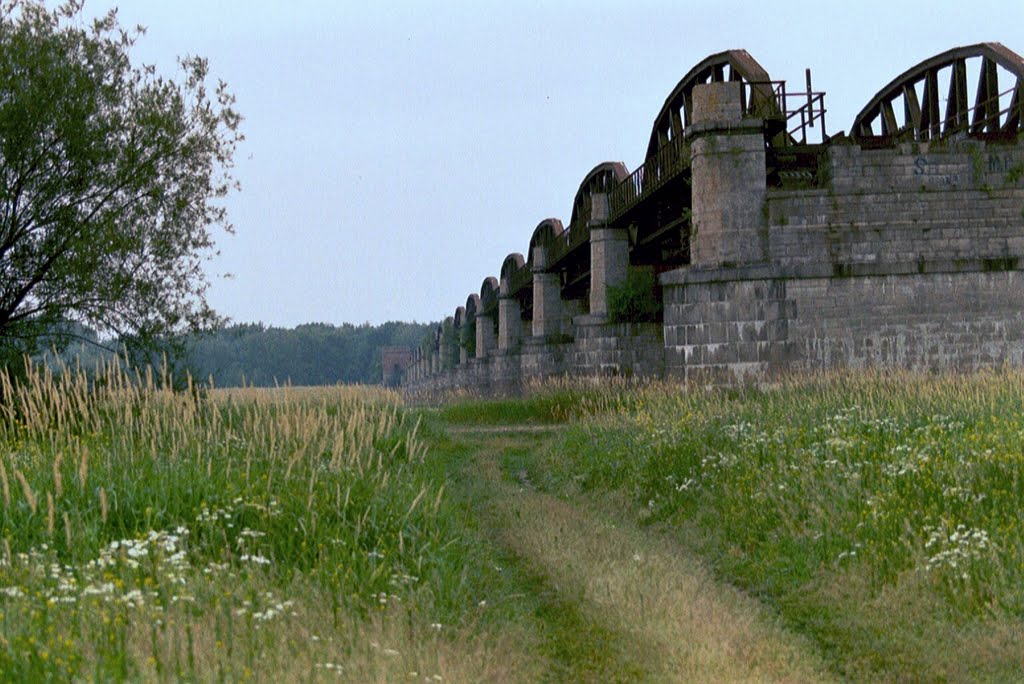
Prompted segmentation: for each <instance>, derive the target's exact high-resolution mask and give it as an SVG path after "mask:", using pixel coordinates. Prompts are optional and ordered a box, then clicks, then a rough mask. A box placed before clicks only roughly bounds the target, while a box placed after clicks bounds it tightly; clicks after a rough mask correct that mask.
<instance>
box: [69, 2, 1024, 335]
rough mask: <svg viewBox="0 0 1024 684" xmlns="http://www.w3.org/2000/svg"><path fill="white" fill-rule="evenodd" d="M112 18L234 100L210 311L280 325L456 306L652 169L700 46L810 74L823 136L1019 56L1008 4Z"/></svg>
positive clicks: (372, 6) (161, 64)
mask: <svg viewBox="0 0 1024 684" xmlns="http://www.w3.org/2000/svg"><path fill="white" fill-rule="evenodd" d="M115 5H116V6H119V7H120V17H121V21H122V23H123V24H125V25H134V24H137V23H139V24H143V25H145V26H147V27H148V29H149V30H148V33H147V35H146V36H145V37H143V38H142V39H141V41H140V42H139V44H138V45H137V46H136V49H135V54H136V56H137V57H138V59H139V60H141V61H146V62H155V63H156V64H157V67H158V68H159V69H160V70H161V71H162V72H164V73H168V72H171V71H172V70H173V69H174V68H175V62H174V56H175V55H178V54H185V53H190V54H199V55H203V56H206V57H208V58H209V60H210V67H211V72H212V74H213V75H214V76H216V77H219V78H222V79H223V80H225V81H227V82H228V84H229V85H230V87H231V90H232V91H233V92H234V93H235V94H236V95H237V97H238V109H239V111H240V112H241V113H242V114H243V116H244V117H245V121H244V123H243V131H244V133H245V135H246V137H247V140H246V142H245V143H243V145H242V147H241V148H240V150H239V153H238V156H237V169H236V173H237V176H238V178H239V179H240V181H241V182H242V192H241V193H239V194H236V195H235V196H233V197H232V198H231V199H230V202H229V206H230V210H231V215H232V220H233V221H234V223H235V226H236V229H237V234H236V235H234V236H219V237H218V244H219V247H220V249H221V252H222V254H221V256H220V257H218V258H217V259H216V260H215V261H214V262H212V264H211V267H210V273H211V276H212V280H213V286H212V288H211V292H210V301H211V303H212V304H213V305H214V307H215V308H216V309H217V310H218V311H220V312H221V313H222V314H225V315H227V316H230V317H231V318H232V319H234V320H235V321H238V322H246V321H263V322H264V323H267V324H274V325H284V326H293V325H296V324H299V323H304V322H311V321H323V322H328V323H336V324H338V323H343V322H351V323H362V322H365V321H369V322H371V323H380V322H383V321H386V320H418V321H428V320H438V319H440V318H443V317H444V316H447V315H451V314H452V312H453V311H454V309H455V307H456V306H458V305H459V304H461V303H464V302H465V299H466V296H467V295H468V294H469V293H470V292H473V291H478V290H479V288H480V284H481V282H482V281H483V279H484V278H485V277H487V276H490V275H497V274H498V271H499V269H500V267H501V262H502V261H503V260H504V258H505V256H506V255H507V254H509V253H510V252H524V253H525V252H526V248H527V245H528V242H529V239H530V234H531V232H532V231H533V228H534V227H535V226H536V225H537V223H539V222H540V221H541V220H542V219H544V218H548V217H556V218H561V219H562V220H563V221H564V222H566V223H567V222H568V219H569V214H570V212H571V205H572V200H573V197H574V195H575V193H576V190H577V188H578V186H579V183H580V182H581V181H582V179H583V177H584V176H585V175H586V173H587V172H588V171H589V170H590V169H591V168H592V167H594V166H595V165H596V164H598V163H600V162H602V161H622V162H624V163H625V164H626V166H627V167H629V169H630V170H632V169H633V168H635V167H636V166H637V165H639V164H640V163H641V162H642V160H643V155H644V152H645V150H646V147H647V139H648V137H649V135H650V129H651V125H652V124H653V121H654V117H655V116H656V115H657V113H658V110H659V109H660V108H661V105H662V103H663V102H664V100H665V97H666V96H667V95H668V94H669V92H671V90H672V89H673V87H674V86H675V85H676V83H677V82H678V80H679V79H680V78H681V77H682V76H683V74H685V73H686V72H687V71H688V70H689V69H690V67H691V66H693V65H694V64H696V63H697V62H699V61H700V60H702V59H703V58H704V57H706V56H708V55H709V54H712V53H715V52H719V51H721V50H725V49H730V48H744V49H746V50H747V51H748V52H750V54H751V55H753V57H754V58H755V59H757V60H758V61H759V62H760V63H761V64H762V65H763V66H764V67H765V68H766V69H767V71H768V72H769V73H770V74H771V76H772V78H774V79H786V80H788V81H789V82H790V84H791V88H802V87H803V79H804V68H805V67H810V68H811V70H812V74H813V78H814V86H815V89H817V90H825V91H826V92H827V96H826V106H827V107H828V108H829V113H828V126H829V129H830V131H832V132H834V131H836V130H847V129H849V127H850V123H851V121H852V120H853V117H854V116H855V115H856V113H857V112H858V111H859V110H860V108H861V107H862V106H863V105H864V104H866V103H867V101H868V100H869V99H870V98H871V97H872V96H873V95H874V94H875V93H876V92H877V91H878V90H879V89H881V88H882V86H884V85H885V84H886V83H888V82H889V80H890V79H892V78H893V77H894V76H896V75H897V74H899V73H900V72H902V71H904V70H906V69H908V68H910V67H911V66H913V65H914V64H916V63H917V62H919V61H921V60H923V59H925V58H927V57H930V56H931V55H933V54H936V53H938V52H942V51H944V50H946V49H948V48H951V47H954V46H958V45H968V44H972V43H977V42H983V41H999V42H1002V43H1003V44H1005V45H1006V46H1007V47H1009V48H1010V49H1013V50H1015V51H1017V52H1018V53H1022V54H1024V2H1022V1H1021V0H989V2H985V3H978V4H975V3H971V2H963V1H962V0H960V1H957V2H936V1H935V0H932V1H931V2H918V1H914V0H904V1H903V2H876V1H873V0H866V1H861V2H844V3H833V2H827V1H825V2H823V1H822V0H815V1H813V2H781V3H761V2H757V3H747V2H738V1H736V0H734V1H733V2H725V1H722V0H719V1H717V2H711V1H698V2H668V1H667V0H629V1H623V0H615V1H614V2H609V1H604V0H592V1H591V2H581V1H578V0H573V1H570V2H558V1H557V0H546V1H541V2H521V3H520V2H511V1H507V2H490V1H487V0H478V1H475V2H474V1H469V0H465V1H462V2H446V1H444V0H434V1H432V2H398V3H388V2H382V1H374V0H367V1H366V2H350V1H348V0H342V1H341V2H326V1H324V2H318V1H315V0H292V1H290V2H266V1H263V0H246V1H242V0H175V1H174V2H157V1H155V0H120V1H118V0H87V1H86V9H87V12H89V13H100V12H103V11H105V10H106V9H107V8H109V7H111V6H115ZM224 273H231V274H233V276H234V277H233V278H231V279H224V278H222V277H220V276H221V275H222V274H224Z"/></svg>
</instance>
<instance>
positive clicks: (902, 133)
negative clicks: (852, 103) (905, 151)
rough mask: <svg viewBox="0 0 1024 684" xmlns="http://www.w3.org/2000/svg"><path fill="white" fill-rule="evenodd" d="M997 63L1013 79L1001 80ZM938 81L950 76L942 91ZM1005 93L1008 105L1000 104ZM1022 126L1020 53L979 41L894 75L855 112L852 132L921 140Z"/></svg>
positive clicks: (999, 131)
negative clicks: (970, 78)
mask: <svg viewBox="0 0 1024 684" xmlns="http://www.w3.org/2000/svg"><path fill="white" fill-rule="evenodd" d="M968 60H971V63H969V62H968ZM972 67H973V68H975V69H977V77H976V78H975V79H974V83H975V93H974V100H973V102H971V100H970V93H968V75H969V74H970V73H971V68H972ZM998 67H1001V68H1002V69H1004V70H1006V71H1007V72H1009V74H1010V77H1011V80H1012V81H1013V82H1012V83H1006V84H1002V85H1001V84H1000V83H999V69H998ZM940 82H943V83H945V82H948V88H947V89H946V90H947V92H946V93H942V92H940ZM1006 98H1008V99H1009V101H1010V102H1009V106H1008V107H1001V105H1000V101H1001V99H1006ZM943 99H944V100H945V106H944V107H943V106H942V100H943ZM897 112H899V113H901V114H902V120H900V118H899V117H898V116H897ZM1021 130H1024V58H1022V57H1021V56H1020V55H1018V54H1017V53H1015V52H1014V51H1013V50H1010V49H1009V48H1007V47H1005V46H1004V45H1002V44H1000V43H978V44H977V45H968V46H965V47H958V48H953V49H952V50H947V51H946V52H943V53H941V54H938V55H935V56H934V57H931V58H929V59H926V60H924V61H923V62H921V63H920V64H917V65H916V66H914V67H912V68H910V69H908V70H907V71H905V72H903V73H902V74H900V75H899V76H897V77H896V78H894V79H893V80H892V81H890V82H889V84H888V85H886V86H885V87H884V88H882V90H880V91H879V92H878V94H876V95H875V96H874V97H873V98H871V100H870V101H869V102H868V104H867V105H866V106H865V107H864V108H863V109H862V110H861V111H860V113H859V114H857V117H856V118H855V119H854V122H853V127H852V129H851V134H852V136H853V137H854V138H856V139H862V140H864V139H871V138H895V139H908V140H917V141H925V140H937V139H942V138H946V137H949V136H951V135H954V134H957V133H963V134H970V135H982V134H1006V135H1015V134H1016V133H1018V132H1020V131H1021Z"/></svg>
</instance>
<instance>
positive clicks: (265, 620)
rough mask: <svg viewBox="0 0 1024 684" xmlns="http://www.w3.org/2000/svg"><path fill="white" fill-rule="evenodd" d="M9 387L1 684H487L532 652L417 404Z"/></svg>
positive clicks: (3, 428) (366, 397)
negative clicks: (459, 507) (484, 600)
mask: <svg viewBox="0 0 1024 684" xmlns="http://www.w3.org/2000/svg"><path fill="white" fill-rule="evenodd" d="M2 383H3V384H2V385H0V411H3V413H4V415H3V417H2V419H0V489H2V501H0V537H2V548H0V679H2V680H4V681H45V680H57V681H62V680H67V679H73V678H74V679H79V678H82V679H96V680H125V679H132V680H134V679H145V680H154V679H156V680H160V679H164V680H180V679H185V680H191V681H197V680H203V681H205V680H211V679H219V680H229V681H236V680H244V679H249V678H252V679H256V680H260V681H309V680H311V679H312V680H316V679H326V680H338V679H342V680H347V681H395V680H396V679H399V678H400V679H402V680H403V681H404V680H410V679H411V680H418V681H439V680H440V679H441V678H442V677H444V678H446V679H449V680H451V679H456V680H461V681H472V680H484V679H488V678H490V674H491V672H492V668H497V669H498V670H502V669H503V668H505V667H506V665H505V664H503V659H504V658H506V657H512V656H514V655H515V650H514V649H504V648H499V646H500V639H497V638H494V639H492V638H489V637H487V636H486V626H484V627H481V626H480V625H481V624H482V623H485V622H486V618H487V616H486V615H480V614H479V613H480V612H481V611H479V606H478V604H479V601H480V600H481V596H480V595H479V594H480V592H481V591H482V590H483V589H482V587H480V586H479V584H478V583H477V581H476V578H477V577H479V576H481V573H476V572H472V570H473V568H474V563H476V564H485V563H486V562H487V558H486V555H485V554H486V548H484V547H474V546H472V545H470V544H469V543H468V542H467V541H466V539H465V538H464V536H462V534H461V527H460V525H461V523H459V522H458V519H457V512H456V511H455V510H454V509H453V508H452V507H451V506H450V505H448V504H447V501H446V497H445V494H444V489H445V479H446V478H445V471H444V466H443V464H441V463H440V462H439V461H438V460H437V459H431V458H429V457H428V456H427V449H426V445H425V443H424V441H423V439H422V438H421V437H420V436H419V435H418V434H417V424H416V420H415V418H414V417H412V416H410V414H409V413H408V412H407V411H406V410H405V409H403V408H402V407H401V405H400V401H399V398H398V396H397V395H395V394H393V393H390V392H386V391H382V390H374V389H367V388H343V387H337V388H322V389H293V388H283V389H279V390H271V391H267V390H258V391H257V390H226V391H199V390H193V391H186V392H181V393H174V392H171V391H169V390H167V389H165V388H164V387H165V383H164V382H163V380H162V379H161V378H159V377H154V376H153V375H152V374H142V375H134V376H133V375H131V374H128V373H125V372H123V371H121V370H120V369H118V368H117V367H115V366H111V367H109V368H107V369H105V370H103V371H102V372H100V373H99V374H98V376H97V377H96V378H95V380H94V381H92V382H90V381H87V379H86V377H85V376H84V374H81V373H78V372H74V371H72V370H66V371H65V372H64V373H62V374H60V373H58V374H57V375H53V374H52V373H50V372H49V371H47V370H45V369H43V370H40V371H39V372H38V373H35V374H32V375H30V382H29V383H27V384H21V385H18V386H16V387H15V386H12V385H11V383H10V382H9V381H7V380H6V379H4V380H3V381H2ZM510 654H511V655H510ZM413 673H414V674H413ZM442 673H443V674H442Z"/></svg>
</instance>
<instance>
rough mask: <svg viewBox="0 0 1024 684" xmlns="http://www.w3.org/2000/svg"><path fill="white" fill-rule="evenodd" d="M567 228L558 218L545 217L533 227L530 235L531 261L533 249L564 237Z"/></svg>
mask: <svg viewBox="0 0 1024 684" xmlns="http://www.w3.org/2000/svg"><path fill="white" fill-rule="evenodd" d="M564 232H565V228H564V227H563V226H562V222H561V221H559V220H558V219H556V218H549V219H544V220H543V221H541V222H540V223H538V224H537V227H536V228H534V229H533V235H531V236H530V262H531V263H532V262H533V249H534V248H535V247H548V246H550V245H552V244H554V242H555V240H558V239H559V238H561V237H562V233H564Z"/></svg>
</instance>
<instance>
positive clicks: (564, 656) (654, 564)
mask: <svg viewBox="0 0 1024 684" xmlns="http://www.w3.org/2000/svg"><path fill="white" fill-rule="evenodd" d="M447 432H448V436H449V437H450V439H452V440H453V442H454V443H455V444H458V445H459V446H460V447H461V448H464V449H466V450H468V453H469V458H468V459H467V461H466V463H467V465H466V471H465V473H464V476H465V479H464V482H465V483H467V484H466V485H465V486H469V487H473V488H475V493H474V494H473V496H472V497H471V498H472V501H473V502H474V503H473V504H472V506H473V508H474V509H475V510H474V513H475V515H476V516H477V518H478V519H479V520H480V523H481V530H482V531H483V532H485V533H486V534H487V535H488V536H489V537H490V539H491V540H492V541H493V542H494V543H496V544H497V545H499V546H500V547H502V548H503V549H505V550H506V552H507V554H508V556H509V558H511V559H513V562H515V563H516V564H518V565H519V566H520V572H521V573H522V574H523V576H524V577H529V578H531V579H530V585H531V586H530V588H529V592H530V593H531V594H533V596H532V600H534V601H536V604H535V608H534V611H533V612H534V617H535V618H536V620H537V624H538V625H539V629H540V631H541V632H542V634H540V635H538V647H537V648H538V650H539V651H540V653H539V654H538V655H539V657H541V658H543V659H544V660H545V667H544V672H545V675H544V677H543V679H545V680H548V681H602V682H606V681H620V682H630V681H659V682H660V681H680V682H710V681H714V682H820V681H829V680H830V679H831V676H830V675H829V674H828V672H827V670H826V669H825V667H824V666H823V664H822V662H821V661H820V659H818V658H817V657H816V656H815V655H814V654H813V652H812V651H811V650H810V648H809V646H808V644H807V642H806V641H804V640H802V639H801V638H799V637H797V636H795V635H793V634H792V633H789V632H787V631H786V630H784V629H783V628H782V627H781V626H780V625H779V624H778V623H777V622H776V621H775V620H773V619H772V617H771V616H770V615H769V614H768V613H767V612H766V611H765V610H764V608H763V607H762V606H761V605H760V604H759V603H758V602H757V601H756V600H754V599H752V598H751V597H749V596H746V595H744V594H742V593H741V592H739V591H737V590H736V589H734V588H733V587H730V586H728V585H724V584H722V583H720V582H717V581H716V580H715V579H714V578H713V577H712V575H711V574H710V572H709V571H708V569H707V568H706V566H705V565H704V564H703V563H702V562H701V561H700V560H699V559H697V558H696V557H694V556H693V554H692V553H690V552H688V551H687V550H686V549H685V548H683V547H682V546H680V545H679V544H678V543H676V542H675V541H674V540H673V539H672V537H671V536H670V535H669V534H667V533H665V532H663V531H658V530H654V529H647V528H643V527H640V526H638V525H637V524H636V523H635V522H632V520H633V516H632V515H629V514H628V513H627V512H626V511H625V510H623V508H622V507H616V506H615V505H614V504H609V503H608V502H603V503H602V502H594V501H589V500H587V499H585V498H583V497H581V496H578V495H571V494H570V495H563V496H555V495H553V494H551V493H547V492H544V491H541V490H540V489H539V488H537V487H536V486H534V484H533V483H532V482H531V480H530V478H529V476H528V472H529V462H530V458H531V454H536V453H537V450H538V449H543V448H549V447H550V444H551V442H552V441H553V439H554V437H555V435H556V433H557V428H551V429H549V430H543V429H538V428H536V427H524V428H523V429H518V428H516V427H515V426H503V427H495V426H479V427H477V426H474V427H472V428H469V427H450V428H449V429H448V431H447Z"/></svg>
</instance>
